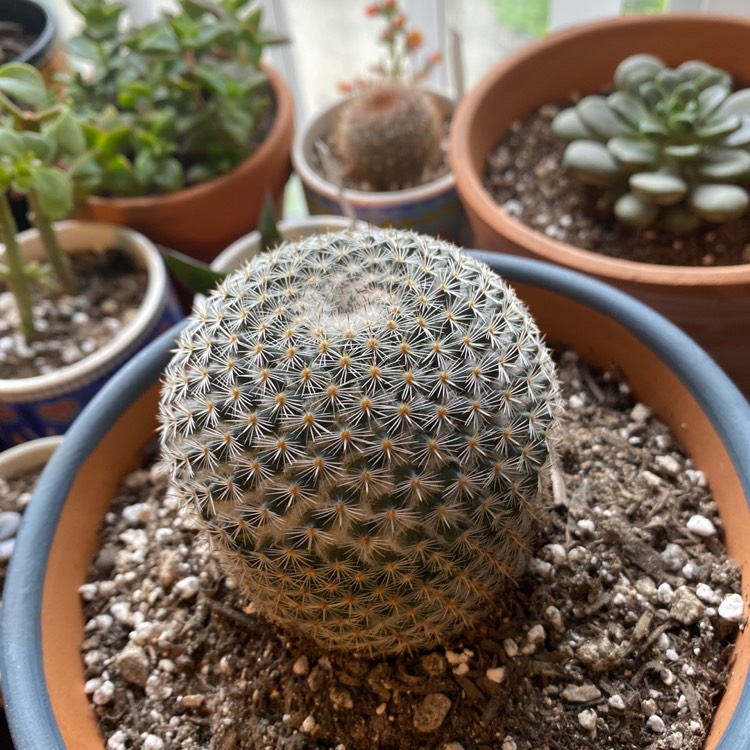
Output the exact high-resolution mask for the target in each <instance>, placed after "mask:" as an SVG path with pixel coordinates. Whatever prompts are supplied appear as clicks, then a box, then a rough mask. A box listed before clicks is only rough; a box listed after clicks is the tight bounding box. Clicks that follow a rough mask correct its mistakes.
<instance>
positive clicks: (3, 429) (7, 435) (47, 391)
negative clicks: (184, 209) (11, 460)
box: [0, 221, 183, 449]
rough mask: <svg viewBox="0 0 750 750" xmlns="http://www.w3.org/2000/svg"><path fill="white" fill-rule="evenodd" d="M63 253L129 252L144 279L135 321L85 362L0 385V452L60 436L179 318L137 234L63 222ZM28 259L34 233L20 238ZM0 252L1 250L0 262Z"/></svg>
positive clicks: (152, 250)
mask: <svg viewBox="0 0 750 750" xmlns="http://www.w3.org/2000/svg"><path fill="white" fill-rule="evenodd" d="M56 231H57V235H58V239H59V241H60V245H61V247H62V249H63V250H65V251H66V252H69V253H72V252H76V251H77V250H97V251H104V250H107V249H108V248H111V247H117V248H120V249H122V250H124V251H126V252H129V253H130V254H131V255H132V256H133V258H134V259H135V261H136V263H137V265H138V266H140V267H141V268H143V269H145V270H146V272H147V275H148V281H147V284H146V289H145V290H144V298H143V301H142V303H141V305H140V307H139V309H138V311H137V313H136V315H135V316H134V317H133V318H132V319H131V320H130V321H129V322H128V323H126V324H125V325H124V326H123V328H122V329H121V330H120V331H119V332H118V333H117V335H116V336H115V337H114V338H113V339H112V340H111V341H108V342H107V343H106V344H105V345H104V346H102V347H101V348H100V349H98V350H97V351H95V352H92V354H90V355H89V356H87V357H85V358H84V359H82V360H80V361H79V362H76V363H74V364H72V365H68V366H66V367H62V368H60V369H59V370H56V371H55V372H51V373H48V374H45V375H39V376H36V377H31V378H11V377H9V376H8V374H7V373H3V376H2V379H0V449H2V448H3V447H6V448H7V447H10V446H11V445H15V444H17V443H21V442H24V441H26V440H33V439H34V438H37V437H46V436H48V435H60V434H62V433H64V432H65V430H67V428H68V427H69V426H70V424H72V422H73V420H74V419H75V418H76V417H77V416H78V414H79V413H80V412H81V410H82V409H83V407H84V406H85V405H86V404H87V403H88V402H89V401H90V400H91V398H92V397H93V396H94V394H95V393H97V391H99V389H100V388H101V387H102V385H103V384H104V383H105V382H106V381H107V380H108V379H109V378H110V377H111V376H112V375H113V374H114V373H115V372H116V371H117V369H118V368H119V367H120V366H121V365H122V364H123V363H124V362H126V361H127V360H128V359H129V358H130V357H132V356H133V355H134V354H135V353H136V352H137V351H138V350H139V349H141V348H142V347H143V346H145V345H146V344H147V343H148V342H150V341H152V340H153V339H154V338H156V337H157V336H158V335H159V334H161V333H162V332H163V331H165V330H166V329H167V328H169V327H170V326H172V325H173V324H174V323H176V322H177V321H178V320H180V319H181V318H182V315H183V313H182V310H181V308H180V306H179V304H178V302H177V300H176V298H175V295H174V292H173V290H172V286H171V284H170V282H169V278H168V276H167V272H166V268H165V266H164V263H163V261H162V259H161V256H160V255H159V252H158V250H157V249H156V247H155V246H154V244H153V243H152V242H150V241H149V240H148V239H147V238H146V237H144V236H143V235H142V234H139V233H138V232H134V231H133V230H131V229H127V228H124V227H118V226H115V225H113V224H97V223H93V222H79V221H66V222H60V223H59V224H57V225H56ZM19 242H20V244H21V248H22V252H23V253H24V256H25V257H26V258H27V259H36V258H38V257H42V249H41V243H40V241H39V235H38V233H37V231H36V230H35V229H32V230H28V231H26V232H22V233H21V234H20V235H19ZM2 254H3V251H2V249H1V248H0V260H1V259H2Z"/></svg>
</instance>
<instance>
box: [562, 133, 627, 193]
mask: <svg viewBox="0 0 750 750" xmlns="http://www.w3.org/2000/svg"><path fill="white" fill-rule="evenodd" d="M563 166H564V167H565V168H566V169H567V170H568V171H569V172H570V173H571V174H572V175H574V176H575V177H577V178H578V179H579V180H581V181H582V182H586V183H588V184H589V185H598V186H600V187H609V186H610V185H613V184H615V183H616V182H618V181H619V180H621V179H622V172H621V171H620V167H619V165H618V164H617V162H616V161H615V159H614V157H613V156H612V154H610V153H609V151H608V150H607V147H606V146H605V145H604V144H603V143H599V142H598V141H573V143H569V144H568V146H567V148H566V149H565V153H564V154H563Z"/></svg>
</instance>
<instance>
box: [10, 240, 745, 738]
mask: <svg viewBox="0 0 750 750" xmlns="http://www.w3.org/2000/svg"><path fill="white" fill-rule="evenodd" d="M470 254H471V255H472V256H474V257H476V258H478V259H479V260H482V261H484V262H486V263H488V264H489V265H490V266H491V267H492V268H493V270H495V271H496V272H498V273H500V274H501V275H502V276H503V277H504V278H505V279H506V280H508V281H509V282H510V283H511V284H512V285H513V284H515V283H523V284H532V285H536V286H538V287H540V288H541V289H544V290H549V291H552V292H554V293H556V294H559V295H561V296H562V297H564V298H568V299H571V298H572V299H574V300H576V301H578V302H580V303H582V304H584V305H586V306H589V307H591V308H592V309H594V310H596V311H597V312H599V313H602V314H603V315H605V316H608V317H610V318H613V319H616V320H617V321H618V322H619V323H620V324H621V325H622V326H623V327H624V328H625V329H626V330H627V331H629V332H630V333H631V334H632V335H633V336H634V337H635V338H636V339H638V340H639V341H641V342H642V343H644V344H645V345H646V346H647V347H648V348H650V349H651V350H653V351H654V352H659V353H660V355H659V356H660V358H661V360H662V361H663V362H664V363H665V364H666V365H667V366H668V367H670V368H671V369H672V370H673V371H674V373H675V374H676V375H677V377H678V378H679V379H680V380H681V381H682V382H683V383H684V385H685V386H686V388H687V390H688V391H689V392H690V393H691V394H692V396H693V397H694V398H695V400H696V401H697V403H698V404H699V405H700V406H701V407H702V409H703V411H704V412H705V414H706V415H707V416H708V417H709V419H710V420H711V421H712V422H713V424H714V426H715V428H716V431H717V433H718V435H719V436H720V438H721V439H722V442H723V443H724V446H725V447H726V449H727V452H728V453H729V455H730V457H731V460H732V462H733V464H734V467H735V469H736V471H737V474H738V476H739V479H740V482H741V484H742V488H743V490H744V492H745V496H746V498H747V499H750V405H749V404H748V403H747V401H745V399H744V397H743V396H742V395H741V394H740V392H739V390H738V389H737V388H736V386H735V385H734V384H733V383H732V382H731V381H730V380H729V378H728V376H727V375H725V374H724V372H723V371H722V370H721V369H720V368H719V366H718V365H717V364H716V363H715V362H714V361H713V360H712V359H711V358H710V357H709V355H708V354H706V352H705V351H704V350H703V349H701V348H700V347H699V346H698V344H696V343H695V342H694V341H693V340H692V339H690V338H689V337H688V336H687V335H686V334H685V333H683V332H682V331H681V330H680V329H678V328H677V327H676V326H675V325H674V324H672V323H670V322H669V321H668V320H666V319H665V318H664V317H663V316H662V315H660V314H659V313H657V312H655V311H654V310H652V309H650V308H648V307H647V306H645V305H644V304H643V303H641V302H639V301H637V300H635V299H634V298H633V297H631V296H629V295H627V294H625V293H624V292H620V291H619V290H616V289H613V288H612V287H610V286H609V285H607V284H605V283H603V282H600V281H598V280H596V279H592V278H590V277H587V276H584V275H582V274H580V273H578V272H575V271H570V270H567V269H561V268H560V267H558V266H555V265H552V264H549V263H543V262H541V261H536V260H530V259H526V258H518V257H510V256H505V255H501V254H493V253H487V252H482V251H470ZM184 325H185V322H183V323H180V324H178V325H176V326H174V327H173V328H172V329H170V330H169V331H168V332H166V333H165V334H163V335H162V336H161V337H160V338H159V339H157V340H156V341H154V342H153V343H151V344H150V345H149V346H148V347H147V348H146V349H144V350H143V351H141V352H140V353H139V354H138V355H137V356H136V357H135V358H134V359H132V360H131V361H130V362H129V363H128V364H127V365H126V366H125V367H123V368H122V369H121V370H120V371H119V372H118V373H117V374H116V375H115V376H114V377H113V378H112V379H111V380H110V381H109V382H108V383H107V384H106V385H105V386H104V388H103V389H102V390H101V391H100V392H99V393H98V394H97V396H96V397H95V398H94V400H93V401H92V402H91V403H90V404H89V405H88V406H87V407H86V408H85V410H84V411H83V412H82V414H81V415H80V417H79V418H78V419H77V420H76V421H75V423H74V424H73V426H72V427H71V428H70V430H69V432H68V434H67V436H66V438H65V440H64V441H63V444H62V445H61V446H60V448H59V450H58V451H57V452H56V453H55V455H54V456H53V457H52V459H51V460H50V461H49V463H48V464H47V466H46V468H45V470H44V472H43V473H42V475H41V477H40V480H39V484H38V485H37V490H36V492H38V493H40V494H41V493H44V494H45V495H46V496H47V503H46V506H45V508H44V512H42V508H41V504H39V505H38V506H35V505H34V503H33V501H32V503H31V504H30V506H29V510H28V511H27V514H28V516H29V517H28V518H27V519H26V523H25V524H24V527H23V528H22V529H21V533H20V534H19V537H18V542H17V546H16V550H15V552H14V555H13V558H12V560H11V564H10V570H9V574H8V583H7V584H6V588H5V594H4V598H5V606H4V607H3V612H2V623H1V628H0V634H1V636H2V652H1V653H0V657H1V662H2V671H3V674H4V680H5V685H6V703H7V705H6V713H7V715H8V719H9V723H10V725H11V727H12V728H15V729H16V735H17V736H18V737H17V739H16V742H17V745H16V747H17V750H36V748H39V747H44V748H49V749H50V750H53V748H59V749H60V750H64V747H65V745H64V743H63V740H62V737H61V734H60V731H59V728H58V725H57V722H56V719H55V716H54V714H53V712H52V707H51V703H50V698H49V694H48V692H47V690H46V683H45V676H44V668H43V662H42V655H41V647H40V644H41V625H40V623H41V607H42V590H43V587H44V576H45V568H46V564H47V558H48V555H49V550H50V546H51V543H52V539H53V536H54V527H55V526H56V524H57V522H58V520H59V516H60V513H61V508H62V505H63V503H64V501H65V498H66V496H67V494H68V491H69V489H70V486H71V484H72V482H73V478H74V475H75V473H76V469H77V466H76V465H77V464H79V463H81V462H82V461H84V460H85V458H86V457H87V456H88V455H89V453H90V452H91V451H92V450H93V449H94V448H95V447H96V445H97V444H98V443H99V441H100V440H101V438H102V436H103V435H104V434H105V433H106V432H107V431H108V429H109V427H110V426H111V424H113V423H114V422H115V421H116V420H117V418H118V417H119V416H120V415H121V414H122V413H123V411H124V410H125V409H126V407H127V405H128V404H129V403H131V402H132V401H133V400H134V399H136V398H138V397H139V396H141V395H143V394H144V393H145V392H146V391H148V389H149V388H150V387H151V386H152V384H153V382H154V380H155V379H156V378H157V377H158V376H159V374H160V373H161V372H162V370H163V368H164V366H165V365H166V363H167V361H168V359H169V356H170V355H169V349H170V348H171V345H172V342H173V339H174V337H175V336H177V335H179V332H180V330H182V327H183V326H184ZM749 682H750V681H749V680H748V677H747V676H746V677H745V683H744V687H743V691H742V695H741V696H740V700H739V703H738V704H737V707H736V709H735V711H734V713H733V716H732V719H731V721H730V723H729V725H728V727H727V730H726V732H725V733H724V735H723V739H722V740H721V747H722V748H740V747H748V746H750V745H749V744H748V743H750V724H748V722H747V721H746V720H745V715H746V714H747V712H748V710H750V687H749V686H748V683H749ZM8 695H9V696H10V698H11V700H10V701H7V697H8ZM30 733H31V734H33V737H32V739H29V734H30Z"/></svg>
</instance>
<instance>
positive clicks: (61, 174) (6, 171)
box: [0, 63, 98, 339]
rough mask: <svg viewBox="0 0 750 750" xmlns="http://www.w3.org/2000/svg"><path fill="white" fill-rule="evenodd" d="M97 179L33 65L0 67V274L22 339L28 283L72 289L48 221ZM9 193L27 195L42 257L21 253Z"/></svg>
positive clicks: (76, 132) (64, 109)
mask: <svg viewBox="0 0 750 750" xmlns="http://www.w3.org/2000/svg"><path fill="white" fill-rule="evenodd" d="M97 179H98V169H97V167H96V164H95V163H94V162H93V159H92V156H91V154H90V152H89V151H88V150H87V149H86V141H85V137H84V133H83V128H82V126H81V124H80V123H79V121H78V120H77V118H76V117H75V115H74V114H73V112H72V111H71V110H70V108H69V107H68V106H67V105H65V104H64V103H60V102H59V101H57V100H56V99H55V98H54V96H53V94H52V93H51V92H50V91H49V90H48V89H47V87H46V85H45V83H44V80H43V78H42V76H41V74H40V73H39V71H38V70H36V68H34V67H32V66H31V65H27V64H25V63H7V64H5V65H2V66H0V234H1V236H2V241H3V243H4V245H5V263H4V264H0V279H3V280H4V281H5V282H6V283H7V285H8V288H9V289H10V290H11V291H12V292H13V294H14V297H15V300H16V303H17V306H18V311H19V320H20V332H21V333H22V334H23V336H24V337H26V338H27V339H31V338H34V337H35V335H36V330H35V325H34V318H33V308H32V300H31V287H32V283H33V282H41V283H43V284H45V285H47V286H50V285H51V286H54V287H56V288H57V289H59V290H60V291H63V292H66V293H73V292H74V291H75V279H74V277H73V273H72V270H71V266H70V261H69V258H68V256H67V255H66V254H65V253H64V252H63V251H62V250H61V248H60V246H59V243H58V241H57V236H56V234H55V230H54V225H53V222H54V221H56V220H58V219H63V218H65V217H67V216H68V215H69V214H71V213H72V211H73V208H74V199H75V197H76V194H77V193H80V192H82V191H84V190H85V189H86V188H88V187H90V186H91V185H93V184H95V183H96V181H97ZM11 195H13V196H23V197H24V198H25V199H26V200H27V202H28V206H29V218H30V220H31V223H32V224H33V225H34V226H35V227H36V229H37V230H38V231H39V235H40V237H41V240H42V244H43V245H44V248H45V251H46V256H47V262H46V263H44V264H39V263H35V262H30V263H27V262H24V260H23V258H22V257H21V250H20V247H19V244H18V240H17V237H16V235H17V234H18V229H17V225H16V221H15V219H14V216H13V212H12V209H11V205H10V197H11Z"/></svg>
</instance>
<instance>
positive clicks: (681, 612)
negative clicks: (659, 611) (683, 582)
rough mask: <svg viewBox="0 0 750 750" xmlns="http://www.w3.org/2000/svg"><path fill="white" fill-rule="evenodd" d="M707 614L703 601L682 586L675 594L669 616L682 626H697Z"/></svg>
mask: <svg viewBox="0 0 750 750" xmlns="http://www.w3.org/2000/svg"><path fill="white" fill-rule="evenodd" d="M704 612H705V608H704V606H703V603H702V602H701V600H700V599H699V598H698V597H697V596H696V595H695V594H694V593H693V592H692V591H691V590H690V589H689V588H688V587H687V586H680V587H679V588H678V589H677V591H675V592H674V598H673V599H672V606H671V607H670V608H669V615H670V617H672V619H674V620H677V622H679V623H681V624H682V625H695V623H696V622H698V621H699V620H700V619H701V618H702V617H703V613H704Z"/></svg>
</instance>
